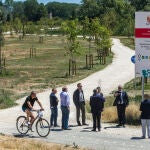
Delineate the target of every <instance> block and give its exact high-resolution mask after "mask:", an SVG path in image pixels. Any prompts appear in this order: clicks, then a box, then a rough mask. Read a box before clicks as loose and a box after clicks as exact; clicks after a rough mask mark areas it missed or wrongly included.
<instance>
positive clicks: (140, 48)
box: [135, 12, 150, 77]
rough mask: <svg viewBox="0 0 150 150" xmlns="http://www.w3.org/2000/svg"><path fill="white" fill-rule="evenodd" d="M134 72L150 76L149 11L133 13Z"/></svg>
mask: <svg viewBox="0 0 150 150" xmlns="http://www.w3.org/2000/svg"><path fill="white" fill-rule="evenodd" d="M135 51H136V52H135V53H136V63H135V73H136V76H140V77H142V76H144V77H150V12H136V14H135Z"/></svg>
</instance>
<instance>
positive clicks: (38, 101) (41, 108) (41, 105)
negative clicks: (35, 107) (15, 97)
mask: <svg viewBox="0 0 150 150" xmlns="http://www.w3.org/2000/svg"><path fill="white" fill-rule="evenodd" d="M37 103H38V104H39V106H40V107H41V109H42V110H44V108H43V106H42V104H41V102H40V101H39V100H37Z"/></svg>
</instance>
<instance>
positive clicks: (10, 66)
mask: <svg viewBox="0 0 150 150" xmlns="http://www.w3.org/2000/svg"><path fill="white" fill-rule="evenodd" d="M65 39H66V38H65V37H64V36H58V37H57V36H56V37H44V43H42V44H41V43H39V42H38V41H39V39H38V37H37V36H27V37H26V38H25V39H24V40H19V38H18V36H16V35H14V36H13V37H10V36H5V46H4V47H3V53H4V55H5V57H6V72H5V73H4V74H2V75H0V108H6V107H11V106H12V105H13V102H14V100H16V99H18V98H20V97H23V96H24V95H27V94H29V93H30V91H31V90H35V91H38V92H40V91H42V90H43V89H48V88H52V87H58V86H62V85H65V84H69V83H72V82H75V81H77V80H80V79H82V78H85V77H86V76H88V75H90V74H91V73H93V72H96V71H98V70H101V69H103V68H105V67H106V66H107V65H108V64H110V63H111V62H112V58H113V55H112V54H111V55H110V56H109V57H108V58H107V63H106V65H99V60H97V57H96V55H97V53H96V50H95V48H94V43H93V44H92V47H93V48H92V49H91V52H92V53H93V54H94V68H93V69H90V70H87V69H86V68H85V54H87V53H88V42H87V41H86V40H83V39H82V38H79V39H78V40H79V42H80V43H81V47H82V49H83V51H84V55H82V56H76V60H77V75H76V76H70V77H69V76H68V59H69V58H68V57H67V56H65V50H64V49H65V44H64V41H65ZM32 46H33V47H35V48H36V57H34V58H30V48H31V47H32ZM4 93H5V94H4ZM4 99H9V100H8V101H10V100H11V102H10V103H6V104H3V102H4Z"/></svg>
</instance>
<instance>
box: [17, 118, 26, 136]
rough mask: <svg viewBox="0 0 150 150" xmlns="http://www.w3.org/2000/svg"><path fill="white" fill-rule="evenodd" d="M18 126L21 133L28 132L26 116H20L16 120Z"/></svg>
mask: <svg viewBox="0 0 150 150" xmlns="http://www.w3.org/2000/svg"><path fill="white" fill-rule="evenodd" d="M16 127H17V130H18V132H19V133H21V134H27V132H28V131H29V127H28V124H27V118H26V117H25V116H19V117H18V118H17V120H16Z"/></svg>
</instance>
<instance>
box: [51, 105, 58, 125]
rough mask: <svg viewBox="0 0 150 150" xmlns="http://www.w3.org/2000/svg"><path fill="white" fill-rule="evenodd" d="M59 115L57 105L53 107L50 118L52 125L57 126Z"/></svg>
mask: <svg viewBox="0 0 150 150" xmlns="http://www.w3.org/2000/svg"><path fill="white" fill-rule="evenodd" d="M57 116H58V108H57V107H53V108H51V118H50V123H51V126H52V125H54V126H57Z"/></svg>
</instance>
